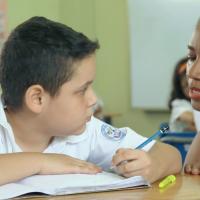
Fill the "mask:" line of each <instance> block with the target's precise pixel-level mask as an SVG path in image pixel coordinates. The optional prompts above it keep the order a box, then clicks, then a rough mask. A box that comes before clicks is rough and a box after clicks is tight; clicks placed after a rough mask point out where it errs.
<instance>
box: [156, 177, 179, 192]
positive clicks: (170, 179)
mask: <svg viewBox="0 0 200 200" xmlns="http://www.w3.org/2000/svg"><path fill="white" fill-rule="evenodd" d="M175 181H176V176H174V175H169V176H167V177H166V178H164V179H163V180H162V181H161V182H160V183H159V188H160V189H162V188H164V187H166V186H168V185H169V184H172V183H174V182H175Z"/></svg>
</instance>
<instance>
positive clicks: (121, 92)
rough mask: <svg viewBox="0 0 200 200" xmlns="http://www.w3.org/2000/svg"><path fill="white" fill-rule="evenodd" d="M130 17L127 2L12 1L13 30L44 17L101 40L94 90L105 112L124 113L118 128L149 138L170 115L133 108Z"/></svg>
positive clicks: (115, 119) (10, 5)
mask: <svg viewBox="0 0 200 200" xmlns="http://www.w3.org/2000/svg"><path fill="white" fill-rule="evenodd" d="M127 14H128V13H127V5H126V1H125V0H18V1H16V0H8V21H9V23H8V24H9V30H12V29H13V28H14V27H15V26H16V25H17V24H19V23H21V22H22V21H24V20H26V19H27V18H29V17H31V16H34V15H41V16H46V17H49V18H51V19H53V20H58V21H60V22H62V23H65V24H67V25H69V26H71V27H72V28H74V29H75V30H78V31H81V32H83V33H84V34H86V35H87V36H88V37H90V38H91V39H96V38H97V39H98V40H99V42H100V45H101V48H100V50H99V51H98V53H97V77H96V81H95V84H94V88H95V89H96V91H97V94H98V95H99V96H100V97H101V98H102V99H103V101H104V104H105V109H104V110H105V112H111V113H120V114H121V115H120V116H117V117H114V120H113V123H114V125H115V126H116V127H121V126H129V127H131V128H133V129H134V130H136V131H137V132H139V133H141V134H143V135H147V136H148V135H151V134H152V132H155V131H156V130H157V128H158V127H159V124H160V123H161V122H163V121H168V118H169V113H163V112H145V111H143V110H140V109H133V108H131V99H130V98H131V94H130V91H131V88H130V57H129V56H130V55H129V53H130V52H129V31H128V16H127ZM138 76H140V75H138ZM141 78H142V74H141ZM141 89H145V88H141Z"/></svg>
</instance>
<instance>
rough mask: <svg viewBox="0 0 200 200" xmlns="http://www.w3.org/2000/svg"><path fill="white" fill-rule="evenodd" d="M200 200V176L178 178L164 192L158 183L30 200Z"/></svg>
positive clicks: (31, 199) (30, 199)
mask: <svg viewBox="0 0 200 200" xmlns="http://www.w3.org/2000/svg"><path fill="white" fill-rule="evenodd" d="M33 199H34V200H47V199H48V200H49V199H50V200H67V199H70V200H78V199H81V200H118V199H125V200H129V199H130V200H174V199H175V200H197V199H198V200H199V199H200V176H181V175H179V176H177V180H176V183H174V184H172V185H170V186H168V187H167V188H165V189H164V190H160V189H159V188H158V182H156V183H154V184H153V185H152V187H151V188H147V189H132V190H131V189H130V190H122V191H112V192H100V193H88V194H76V195H67V196H56V197H43V198H29V199H28V200H33Z"/></svg>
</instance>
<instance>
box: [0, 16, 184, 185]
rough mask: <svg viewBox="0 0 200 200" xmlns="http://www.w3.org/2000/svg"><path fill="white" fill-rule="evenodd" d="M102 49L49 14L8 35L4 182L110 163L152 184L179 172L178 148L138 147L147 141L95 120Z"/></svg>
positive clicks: (2, 113) (0, 118) (0, 157)
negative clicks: (98, 54) (94, 86)
mask: <svg viewBox="0 0 200 200" xmlns="http://www.w3.org/2000/svg"><path fill="white" fill-rule="evenodd" d="M98 47H99V46H98V43H97V42H93V41H90V40H89V39H88V38H87V37H86V36H84V35H83V34H81V33H78V32H75V31H74V30H72V29H71V28H69V27H67V26H65V25H63V24H60V23H56V22H53V21H50V20H48V19H46V18H44V17H33V18H31V19H29V20H28V21H26V22H24V23H22V24H21V25H19V26H18V27H17V28H15V30H14V31H13V32H12V33H11V35H10V37H9V38H8V40H7V42H6V43H5V46H4V49H3V51H2V55H1V86H2V103H3V105H1V109H0V124H1V129H0V141H1V146H0V152H1V154H0V172H1V173H0V184H5V183H8V182H13V181H16V180H18V179H21V178H24V177H26V176H30V175H33V174H62V173H90V174H95V173H98V172H101V170H102V169H103V170H108V169H110V167H111V165H113V166H116V170H117V172H118V173H119V174H121V175H123V176H125V177H130V176H135V175H141V176H144V177H145V178H146V179H147V180H149V181H150V182H153V181H155V180H157V179H159V178H161V177H163V176H166V175H168V174H171V173H177V172H179V171H180V168H181V157H180V154H179V153H178V151H177V150H176V149H174V148H173V147H171V146H168V145H165V144H157V143H156V144H154V143H155V142H151V143H150V144H149V145H147V146H146V147H145V148H144V149H143V150H134V148H135V147H136V146H137V145H139V144H140V143H142V142H143V141H144V140H145V139H146V138H144V137H142V136H140V135H138V134H136V133H135V132H134V131H132V130H130V129H129V128H123V129H115V128H113V127H111V126H109V125H107V124H105V123H103V122H101V121H99V120H97V119H96V118H94V117H92V110H93V106H94V105H95V103H96V96H95V94H94V92H93V89H92V82H93V80H94V78H95V51H96V49H98ZM147 150H149V152H146V151H147ZM124 160H129V161H130V162H127V163H124V164H120V163H122V161H124Z"/></svg>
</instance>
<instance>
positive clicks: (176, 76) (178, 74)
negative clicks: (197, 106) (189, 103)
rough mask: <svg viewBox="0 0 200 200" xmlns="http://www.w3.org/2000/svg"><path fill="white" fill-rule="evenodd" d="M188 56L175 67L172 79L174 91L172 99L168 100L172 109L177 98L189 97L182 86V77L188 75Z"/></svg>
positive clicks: (171, 95)
mask: <svg viewBox="0 0 200 200" xmlns="http://www.w3.org/2000/svg"><path fill="white" fill-rule="evenodd" d="M187 60H188V58H187V57H184V58H182V59H180V60H179V61H178V62H177V64H176V66H175V69H174V73H173V79H172V91H171V94H170V99H169V101H168V107H169V109H171V104H172V101H173V100H175V99H186V100H189V98H188V97H187V96H186V95H185V93H184V91H183V88H182V86H181V78H182V76H186V64H187Z"/></svg>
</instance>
